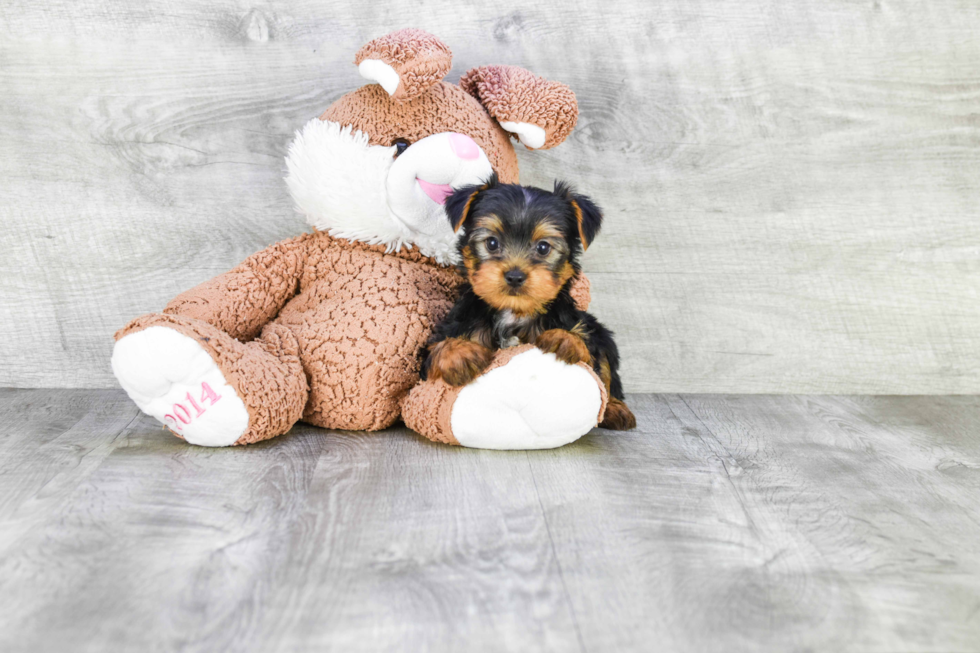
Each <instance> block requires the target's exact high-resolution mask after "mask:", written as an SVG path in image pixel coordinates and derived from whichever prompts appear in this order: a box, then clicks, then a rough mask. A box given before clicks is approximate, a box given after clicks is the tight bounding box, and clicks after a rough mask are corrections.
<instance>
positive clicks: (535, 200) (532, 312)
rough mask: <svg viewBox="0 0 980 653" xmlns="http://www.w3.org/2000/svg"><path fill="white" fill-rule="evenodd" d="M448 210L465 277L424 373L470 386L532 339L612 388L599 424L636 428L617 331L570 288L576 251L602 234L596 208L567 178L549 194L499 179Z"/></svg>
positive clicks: (466, 191)
mask: <svg viewBox="0 0 980 653" xmlns="http://www.w3.org/2000/svg"><path fill="white" fill-rule="evenodd" d="M446 213H447V215H448V217H449V220H450V223H451V224H452V226H453V229H454V230H455V231H457V232H458V231H459V230H460V229H463V230H464V236H463V237H462V238H460V241H459V245H458V247H459V254H460V258H461V261H462V262H461V263H460V272H461V273H462V274H463V275H465V276H466V279H467V282H468V283H467V284H465V285H464V286H463V288H462V291H461V294H460V298H459V300H458V301H457V302H456V304H455V305H454V306H453V308H452V310H450V312H449V315H447V317H446V319H445V320H444V321H443V322H442V324H440V325H439V326H438V327H436V329H435V330H434V332H433V335H432V337H431V338H430V339H429V342H428V345H427V347H426V349H425V350H424V352H423V356H424V357H425V358H424V363H423V366H422V375H423V378H426V377H431V378H441V379H443V380H444V381H446V382H447V383H449V384H450V385H456V386H459V385H465V384H467V383H469V382H470V381H472V380H473V379H474V378H476V377H477V376H478V375H479V374H480V372H482V371H483V370H484V369H485V368H486V367H487V365H489V364H490V361H491V360H492V358H493V353H494V352H495V351H496V350H498V349H503V348H505V347H511V346H516V345H518V344H528V343H533V344H534V345H536V346H537V347H538V348H540V349H542V350H544V351H545V352H548V353H553V354H555V355H556V356H557V357H558V358H559V359H560V360H562V361H564V362H566V363H568V364H570V365H574V364H576V363H579V362H584V363H587V364H589V365H591V366H592V368H593V369H594V370H595V372H596V374H597V375H598V376H599V378H600V379H601V380H602V382H603V384H604V385H605V386H606V390H607V392H608V394H609V403H608V405H607V407H606V413H605V417H604V419H603V421H602V423H601V424H600V426H602V427H604V428H609V429H616V430H626V429H631V428H633V427H634V426H636V419H635V418H634V416H633V413H632V412H631V411H630V409H629V408H627V407H626V404H625V403H624V395H623V387H622V383H621V382H620V379H619V351H618V350H617V348H616V343H615V341H614V340H613V334H612V332H611V331H609V329H607V328H606V327H604V326H603V325H602V323H600V322H599V321H598V320H597V319H595V317H593V316H592V315H591V314H589V313H587V312H585V311H581V310H579V309H578V308H577V307H576V306H575V302H574V301H573V300H572V296H571V294H570V288H571V285H572V282H573V281H574V280H575V277H576V276H577V275H578V274H579V272H580V267H579V262H578V257H579V254H580V253H581V252H582V251H584V250H585V249H586V248H587V247H588V246H589V245H590V244H591V243H592V241H593V240H594V239H595V237H596V234H597V233H598V232H599V227H600V226H601V223H602V213H601V212H600V210H599V208H598V207H597V206H596V205H595V204H594V203H593V202H592V201H591V200H590V199H589V198H587V197H585V196H584V195H578V194H576V193H574V192H573V191H572V190H571V188H569V187H568V186H567V185H566V184H564V183H562V182H556V183H555V189H554V192H548V191H546V190H542V189H540V188H533V187H529V186H518V185H516V184H500V183H498V181H497V178H496V176H494V177H492V178H491V179H490V181H489V182H487V183H486V184H483V185H482V186H467V187H464V188H460V189H458V190H457V191H456V192H454V193H453V195H452V196H450V197H449V199H448V200H447V201H446Z"/></svg>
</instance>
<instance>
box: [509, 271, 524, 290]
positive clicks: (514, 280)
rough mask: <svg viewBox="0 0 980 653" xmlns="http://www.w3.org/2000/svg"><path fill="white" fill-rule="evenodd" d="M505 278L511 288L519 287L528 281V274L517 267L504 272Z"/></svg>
mask: <svg viewBox="0 0 980 653" xmlns="http://www.w3.org/2000/svg"><path fill="white" fill-rule="evenodd" d="M504 279H506V280H507V285H508V286H510V287H511V288H517V287H518V286H519V285H521V284H522V283H524V282H525V281H527V275H526V274H524V273H523V272H521V271H520V270H518V269H517V268H511V269H510V270H507V271H506V272H504Z"/></svg>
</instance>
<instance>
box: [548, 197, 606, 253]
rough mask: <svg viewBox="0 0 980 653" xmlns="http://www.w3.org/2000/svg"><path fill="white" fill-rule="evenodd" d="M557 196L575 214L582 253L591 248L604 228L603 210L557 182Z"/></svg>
mask: <svg viewBox="0 0 980 653" xmlns="http://www.w3.org/2000/svg"><path fill="white" fill-rule="evenodd" d="M555 195H558V196H559V197H562V198H564V199H566V200H567V201H568V203H569V204H570V205H571V207H572V212H573V213H574V214H575V222H576V223H577V224H578V236H579V239H580V240H581V241H582V251H585V250H587V249H588V248H589V245H591V244H592V241H593V240H595V237H596V236H598V235H599V229H601V228H602V209H600V208H599V207H598V206H597V205H596V203H595V202H593V201H592V200H591V199H590V198H588V197H586V196H585V195H579V194H578V193H576V192H574V191H573V190H572V189H571V187H570V186H568V185H567V184H565V183H564V182H561V181H556V182H555Z"/></svg>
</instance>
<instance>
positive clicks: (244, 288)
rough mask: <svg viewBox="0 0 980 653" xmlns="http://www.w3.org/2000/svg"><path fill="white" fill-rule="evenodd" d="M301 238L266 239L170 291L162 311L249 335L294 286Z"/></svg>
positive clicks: (252, 335) (300, 258)
mask: <svg viewBox="0 0 980 653" xmlns="http://www.w3.org/2000/svg"><path fill="white" fill-rule="evenodd" d="M306 246H307V238H306V237H305V236H300V237H299V238H293V239H290V240H284V241H282V242H279V243H276V244H275V245H271V246H269V247H267V248H265V249H264V250H262V251H261V252H257V253H255V254H253V255H252V256H250V257H248V258H247V259H245V260H244V261H243V262H242V263H241V264H240V265H239V266H238V267H236V268H235V269H233V270H231V271H229V272H226V273H224V274H221V275H218V276H217V277H215V278H213V279H211V280H210V281H205V282H204V283H202V284H200V285H198V286H195V287H194V288H191V289H190V290H188V291H187V292H184V293H181V294H180V295H178V296H177V297H175V298H174V299H173V300H172V301H171V302H170V303H169V304H167V307H166V308H165V309H164V311H163V312H164V313H166V314H170V315H181V316H184V317H192V318H196V319H198V320H203V321H205V322H207V323H208V324H211V325H212V326H215V327H217V328H219V329H221V330H222V331H224V332H225V333H227V334H229V335H231V336H232V337H234V338H237V339H238V340H242V341H247V340H251V339H253V338H255V337H256V336H257V335H258V334H259V332H260V331H261V330H262V327H263V326H265V325H266V324H267V323H268V322H269V321H270V320H272V319H273V318H274V317H275V316H276V314H277V313H279V310H280V309H281V308H282V307H283V305H285V303H286V302H287V301H288V300H289V299H290V298H291V297H293V296H294V295H295V294H296V292H297V290H298V287H299V279H300V275H301V274H302V272H303V265H304V263H305V260H306Z"/></svg>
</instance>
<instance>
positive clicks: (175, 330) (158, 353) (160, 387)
mask: <svg viewBox="0 0 980 653" xmlns="http://www.w3.org/2000/svg"><path fill="white" fill-rule="evenodd" d="M112 370H113V372H114V373H115V375H116V378H118V379H119V383H120V384H121V385H122V387H123V389H125V390H126V392H127V394H129V396H130V398H132V400H133V401H134V402H136V405H137V406H139V407H140V409H141V410H142V411H143V412H144V413H147V414H148V415H151V416H152V417H155V418H157V419H158V420H160V422H162V423H163V424H164V425H166V426H167V427H168V428H169V429H170V430H171V431H173V432H174V434H176V435H177V436H178V437H181V438H184V439H185V440H187V441H188V442H190V443H192V444H199V445H203V446H210V447H222V446H227V445H231V444H247V443H250V442H258V441H259V440H266V439H268V438H272V437H275V436H277V435H281V434H283V433H285V432H286V431H288V430H289V429H290V428H291V427H292V425H293V424H294V423H295V422H296V421H297V420H299V418H300V417H302V415H303V407H304V406H305V405H306V398H307V395H308V394H309V391H308V388H307V384H306V375H305V373H304V372H303V366H302V364H301V363H300V359H299V346H298V343H297V341H296V337H295V336H294V335H293V334H292V332H290V331H289V329H287V328H286V327H283V326H281V325H277V324H268V325H266V326H265V328H264V329H263V330H262V335H261V337H259V338H257V339H255V340H253V341H251V342H249V343H247V344H242V343H241V342H239V341H238V340H235V339H234V338H232V337H231V336H229V335H228V334H227V333H224V332H223V331H221V330H219V329H217V328H216V327H213V326H211V325H210V324H208V323H207V322H204V321H201V320H196V319H193V318H187V317H180V316H175V315H144V316H143V317H140V318H137V319H136V320H133V321H132V322H130V323H129V324H128V325H127V326H126V327H125V328H123V329H122V330H121V331H119V332H118V333H117V334H116V346H115V349H114V350H113V353H112Z"/></svg>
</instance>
